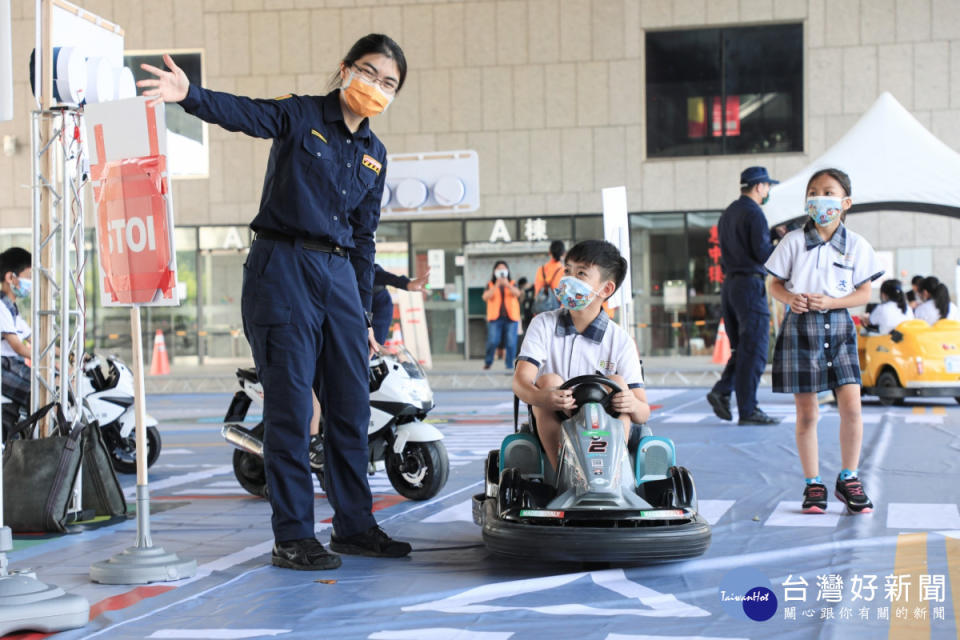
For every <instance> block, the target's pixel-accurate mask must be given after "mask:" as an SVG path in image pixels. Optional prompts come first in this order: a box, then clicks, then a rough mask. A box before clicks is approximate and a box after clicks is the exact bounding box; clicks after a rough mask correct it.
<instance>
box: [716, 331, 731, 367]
mask: <svg viewBox="0 0 960 640" xmlns="http://www.w3.org/2000/svg"><path fill="white" fill-rule="evenodd" d="M729 359H730V338H728V337H727V330H726V328H725V327H724V326H723V320H721V321H720V326H719V327H717V340H716V342H715V343H714V345H713V361H714V362H715V363H717V364H727V360H729Z"/></svg>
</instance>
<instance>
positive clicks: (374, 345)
mask: <svg viewBox="0 0 960 640" xmlns="http://www.w3.org/2000/svg"><path fill="white" fill-rule="evenodd" d="M367 346H368V347H369V349H370V354H369V356H368V357H370V358H372V357H373V354H375V353H376V352H377V351H379V350H380V344H379V343H378V342H377V339H376V338H374V337H373V327H368V328H367Z"/></svg>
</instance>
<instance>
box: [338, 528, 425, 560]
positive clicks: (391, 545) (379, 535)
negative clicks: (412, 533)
mask: <svg viewBox="0 0 960 640" xmlns="http://www.w3.org/2000/svg"><path fill="white" fill-rule="evenodd" d="M330 548H331V549H333V550H334V551H336V552H337V553H346V554H349V555H354V556H370V557H374V558H402V557H403V556H405V555H407V554H408V553H410V550H411V547H410V545H409V544H408V543H406V542H400V541H398V540H393V539H392V538H391V537H390V536H388V535H387V534H386V532H384V530H383V529H381V528H380V527H378V526H377V525H374V526H372V527H370V528H369V529H367V530H366V531H365V532H363V533H357V534H354V535H352V536H344V537H340V536H338V535H337V534H336V532H334V533H333V534H332V535H331V536H330Z"/></svg>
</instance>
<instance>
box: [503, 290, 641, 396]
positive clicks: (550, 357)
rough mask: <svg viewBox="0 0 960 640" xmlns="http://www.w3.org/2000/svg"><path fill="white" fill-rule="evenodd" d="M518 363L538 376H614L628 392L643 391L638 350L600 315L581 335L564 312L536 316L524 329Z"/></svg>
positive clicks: (571, 319)
mask: <svg viewBox="0 0 960 640" xmlns="http://www.w3.org/2000/svg"><path fill="white" fill-rule="evenodd" d="M517 359H518V360H525V361H526V362H530V363H532V364H534V365H535V366H536V367H537V368H538V369H539V372H538V373H539V375H544V374H546V373H555V374H557V375H558V376H560V377H561V378H563V379H564V380H569V379H570V378H574V377H576V376H583V375H587V374H595V373H599V374H602V375H611V374H617V375H620V376H622V377H623V379H624V380H625V381H626V382H627V385H628V386H629V387H630V388H631V389H637V388H640V387H643V371H642V369H641V367H640V356H639V355H637V347H636V346H635V345H634V343H633V340H631V339H630V336H628V335H627V333H626V332H625V331H624V330H623V329H621V328H620V327H619V326H618V325H616V324H614V323H613V322H610V318H609V317H607V314H606V313H605V312H603V311H601V312H600V313H599V314H598V315H597V317H596V319H594V321H593V322H592V323H590V325H589V326H588V327H587V328H586V329H585V330H584V332H583V333H578V332H577V328H576V327H575V326H574V324H573V318H571V317H570V312H569V311H567V310H566V309H555V310H554V311H545V312H543V313H539V314H537V315H536V316H534V318H533V320H532V321H531V322H530V326H529V327H527V331H526V333H525V334H524V338H523V345H522V346H521V347H520V355H519V356H518V357H517Z"/></svg>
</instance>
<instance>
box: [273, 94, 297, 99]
mask: <svg viewBox="0 0 960 640" xmlns="http://www.w3.org/2000/svg"><path fill="white" fill-rule="evenodd" d="M292 97H293V94H292V93H285V94H283V95H282V96H277V97H276V98H274V100H286V99H287V98H292Z"/></svg>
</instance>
